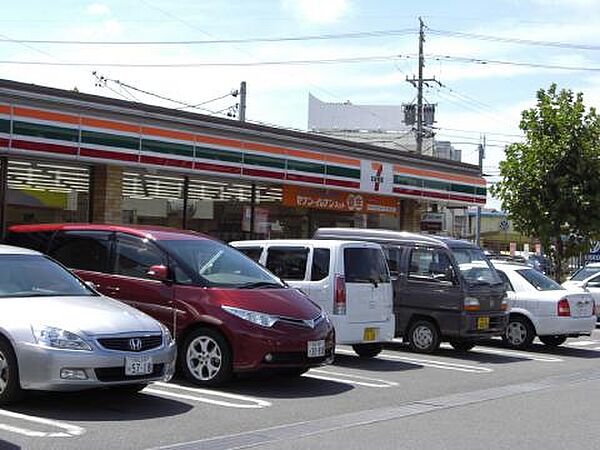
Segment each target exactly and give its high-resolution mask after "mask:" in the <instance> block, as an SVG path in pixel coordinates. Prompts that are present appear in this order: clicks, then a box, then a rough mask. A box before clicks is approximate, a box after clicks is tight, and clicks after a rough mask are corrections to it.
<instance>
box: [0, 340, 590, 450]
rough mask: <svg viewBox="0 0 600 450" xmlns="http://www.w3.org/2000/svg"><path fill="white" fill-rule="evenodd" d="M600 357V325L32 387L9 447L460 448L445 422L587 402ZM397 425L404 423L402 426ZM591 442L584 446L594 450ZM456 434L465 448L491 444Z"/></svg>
mask: <svg viewBox="0 0 600 450" xmlns="http://www.w3.org/2000/svg"><path fill="white" fill-rule="evenodd" d="M599 361H600V331H599V330H597V331H596V332H595V333H594V335H593V336H592V337H585V338H581V339H569V341H567V343H566V344H565V345H564V346H562V347H559V348H556V349H548V348H547V347H544V346H543V345H542V344H540V343H539V342H538V343H536V344H535V345H534V347H533V348H532V349H531V350H530V351H513V350H508V349H505V348H503V347H502V346H500V345H496V343H495V342H492V343H490V345H489V346H487V345H486V346H478V347H475V348H474V349H473V350H472V351H471V352H468V353H457V352H455V351H454V350H452V349H451V348H450V347H449V346H448V345H445V344H443V345H442V348H441V349H440V350H439V351H438V352H437V353H436V354H434V355H427V356H425V355H418V354H414V353H410V352H408V351H407V350H406V349H405V348H404V346H403V345H402V344H401V343H392V344H390V345H388V346H387V348H386V350H385V351H384V352H383V353H382V354H381V355H380V356H379V357H377V358H376V359H374V360H361V359H359V358H358V357H357V356H355V355H354V354H353V352H352V351H351V349H350V348H346V347H340V348H339V349H338V352H337V354H336V362H335V364H334V365H332V366H327V367H323V368H319V369H313V370H311V371H310V372H308V373H307V374H305V375H303V376H302V377H300V378H297V379H285V378H281V377H276V376H271V375H267V374H264V375H260V376H252V377H246V378H243V379H238V380H236V381H235V382H234V383H231V384H230V385H228V386H226V387H224V388H221V389H214V390H207V389H199V388H196V387H193V386H192V385H189V384H187V383H185V382H184V381H182V380H177V379H176V380H174V381H172V382H171V383H168V384H163V383H158V384H155V385H152V386H150V387H148V388H146V389H145V390H144V391H142V393H140V394H139V395H135V396H122V395H119V394H116V393H111V392H108V391H99V392H86V393H71V394H46V393H44V394H41V393H40V394H37V393H36V394H32V395H29V396H28V397H27V399H26V400H25V401H24V402H23V403H20V404H19V405H16V406H12V407H10V408H5V409H2V410H0V448H1V449H18V448H23V449H59V448H60V449H83V448H85V449H107V448H114V449H117V448H119V449H121V448H122V449H156V448H171V449H177V450H184V449H185V450H188V449H213V450H214V449H232V448H243V447H249V446H252V447H258V448H272V449H276V448H315V447H316V446H317V445H318V446H319V447H320V448H340V446H341V445H342V444H341V443H342V442H343V443H344V447H348V448H365V447H364V445H365V442H371V443H372V444H373V448H398V447H396V446H395V444H394V443H397V442H398V441H397V439H403V438H404V439H407V441H406V442H412V443H413V444H414V445H408V447H409V448H421V447H422V448H426V447H427V445H434V446H436V447H448V448H452V447H453V446H452V445H442V444H444V443H445V444H448V441H444V436H445V437H446V438H447V437H448V434H447V433H446V434H445V433H442V430H452V429H455V430H456V429H459V428H460V427H461V424H462V426H464V425H465V423H466V422H468V423H473V422H479V421H483V423H485V426H487V427H489V428H490V429H491V430H492V431H490V434H489V436H490V437H491V436H492V435H493V430H496V431H497V430H498V429H500V430H504V431H506V428H507V426H506V423H508V422H505V421H504V419H506V420H513V421H515V420H516V424H515V426H518V425H519V423H520V422H522V421H523V420H524V419H525V418H526V417H527V415H526V411H529V412H530V413H531V414H535V417H540V416H541V417H543V415H544V414H545V413H544V411H542V409H543V408H549V407H552V405H553V404H554V406H556V403H555V402H557V401H558V402H563V401H564V402H565V404H569V402H578V401H579V404H585V401H584V400H585V398H586V397H589V392H590V389H594V391H595V392H598V387H600V367H599V365H598V362H599ZM534 400H535V401H534ZM536 405H538V406H536ZM544 405H545V406H544ZM548 405H550V406H548ZM517 406H518V407H519V408H520V409H519V414H517V416H515V415H514V409H513V407H514V408H516V407H517ZM536 408H539V409H536ZM580 409H581V408H580ZM491 412H494V413H493V414H491ZM585 417H587V420H590V421H591V422H590V424H589V426H587V424H586V423H583V424H580V425H581V427H583V428H587V429H589V431H590V432H592V431H593V430H592V429H591V428H592V427H593V423H597V420H598V415H596V417H595V418H593V417H590V415H589V414H587V415H586V416H585ZM432 418H433V419H434V420H433V421H432ZM463 418H464V420H463ZM465 421H466V422H465ZM399 423H403V424H405V425H406V427H405V428H402V430H403V431H402V433H399V431H398V426H397V425H398V424H399ZM432 423H435V426H432ZM409 424H410V426H408V425H409ZM521 425H523V424H522V423H521ZM567 428H568V427H567ZM527 432H529V433H530V434H531V433H533V431H532V429H531V428H528V427H524V431H523V433H524V434H523V435H524V436H525V435H526V434H527ZM591 434H593V433H591ZM548 436H549V437H548V439H551V438H552V428H550V429H549V430H548ZM507 437H508V439H507V440H505V441H498V445H496V446H494V445H491V444H490V448H494V447H498V448H499V447H501V445H500V442H504V443H506V444H507V445H508V444H510V442H511V441H510V433H509V435H508V436H507ZM513 437H514V436H513ZM530 438H531V439H534V435H531V436H530ZM554 442H558V441H556V439H555V440H554ZM586 442H587V441H586V440H585V439H582V440H579V441H578V442H577V444H580V445H581V446H582V447H581V448H583V446H584V445H588V448H590V447H589V443H588V444H586ZM454 443H455V444H456V448H481V447H482V446H483V444H481V442H480V441H464V442H463V441H460V440H459V439H457V440H456V441H455V442H454ZM469 443H470V444H471V445H468V444H469ZM485 446H488V445H487V444H485ZM572 448H579V447H577V446H574V447H573V446H572Z"/></svg>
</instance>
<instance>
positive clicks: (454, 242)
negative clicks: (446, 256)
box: [435, 236, 480, 249]
mask: <svg viewBox="0 0 600 450" xmlns="http://www.w3.org/2000/svg"><path fill="white" fill-rule="evenodd" d="M435 239H438V240H440V241H442V242H443V243H445V244H446V245H447V246H448V247H450V248H475V249H480V247H479V246H478V245H477V244H474V243H472V242H469V241H465V240H464V239H456V238H451V237H448V236H436V237H435Z"/></svg>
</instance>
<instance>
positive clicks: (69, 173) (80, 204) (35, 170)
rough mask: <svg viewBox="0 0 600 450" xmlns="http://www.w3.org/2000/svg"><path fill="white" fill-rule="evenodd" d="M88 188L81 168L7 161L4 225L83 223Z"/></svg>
mask: <svg viewBox="0 0 600 450" xmlns="http://www.w3.org/2000/svg"><path fill="white" fill-rule="evenodd" d="M89 184H90V171H89V168H87V167H85V166H71V165H67V164H63V163H59V162H44V161H31V160H13V159H9V161H8V182H7V187H8V190H7V193H6V225H7V226H11V225H16V224H27V223H60V222H87V220H88V210H89Z"/></svg>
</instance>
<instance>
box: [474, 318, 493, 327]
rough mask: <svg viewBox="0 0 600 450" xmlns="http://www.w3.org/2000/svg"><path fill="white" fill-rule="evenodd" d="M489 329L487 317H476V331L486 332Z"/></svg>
mask: <svg viewBox="0 0 600 450" xmlns="http://www.w3.org/2000/svg"><path fill="white" fill-rule="evenodd" d="M489 327H490V318H489V317H478V318H477V329H478V330H487V329H488V328H489Z"/></svg>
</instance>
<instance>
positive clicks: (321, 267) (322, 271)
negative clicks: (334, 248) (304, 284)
mask: <svg viewBox="0 0 600 450" xmlns="http://www.w3.org/2000/svg"><path fill="white" fill-rule="evenodd" d="M330 255H331V252H330V251H329V249H328V248H315V249H314V250H313V261H312V270H311V274H310V280H311V281H321V280H323V279H325V278H327V277H328V276H329V259H330Z"/></svg>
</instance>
